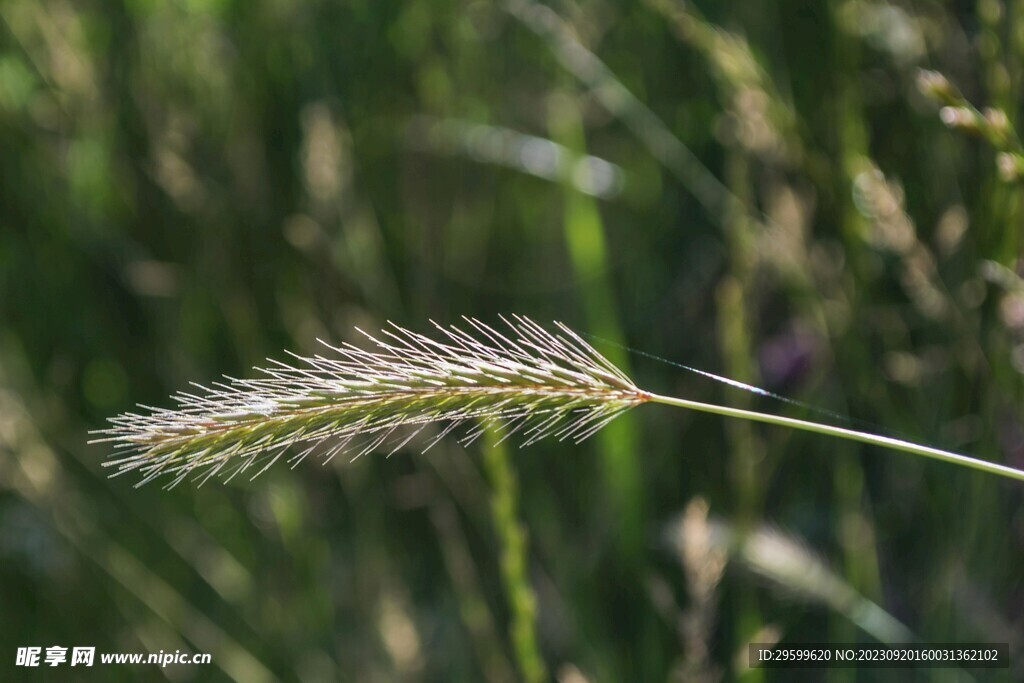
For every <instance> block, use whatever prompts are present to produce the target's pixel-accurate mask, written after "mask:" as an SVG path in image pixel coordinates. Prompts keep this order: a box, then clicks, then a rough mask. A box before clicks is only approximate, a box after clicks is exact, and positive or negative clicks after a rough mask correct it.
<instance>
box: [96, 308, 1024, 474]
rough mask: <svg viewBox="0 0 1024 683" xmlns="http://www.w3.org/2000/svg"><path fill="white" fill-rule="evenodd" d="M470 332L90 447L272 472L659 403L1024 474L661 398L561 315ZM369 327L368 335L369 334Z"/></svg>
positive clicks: (189, 467)
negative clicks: (428, 431)
mask: <svg viewBox="0 0 1024 683" xmlns="http://www.w3.org/2000/svg"><path fill="white" fill-rule="evenodd" d="M465 321H466V324H467V325H468V329H470V330H471V333H470V332H466V331H464V330H462V329H460V328H458V327H455V326H450V327H443V326H441V325H438V324H437V323H434V327H435V328H436V329H437V332H438V333H439V334H437V335H436V336H437V338H436V339H434V338H430V337H427V336H424V335H421V334H417V333H415V332H411V331H409V330H406V329H404V328H402V327H399V326H397V325H394V324H391V325H390V327H389V328H387V329H384V330H382V332H381V334H380V335H379V336H376V337H375V336H372V335H369V334H366V333H365V332H363V334H364V335H365V336H366V337H367V338H368V339H369V340H370V342H371V343H372V344H373V345H374V346H375V347H376V348H375V350H372V351H366V350H363V349H361V348H359V347H357V346H354V345H352V344H343V345H341V346H331V345H329V344H326V343H324V344H325V346H327V348H328V349H330V351H331V352H332V353H331V356H332V357H325V356H322V355H317V356H313V357H311V358H304V357H301V356H297V355H294V354H292V356H293V358H294V360H295V361H296V362H295V363H294V364H287V363H282V362H279V361H273V360H271V361H270V362H271V363H272V365H271V366H270V367H268V368H265V369H259V372H260V373H261V374H262V375H263V376H262V377H260V378H258V379H248V380H243V379H233V378H230V377H229V378H227V382H226V383H223V382H218V383H215V384H214V385H212V386H211V387H203V386H201V385H196V386H197V387H198V391H197V392H195V393H181V394H178V395H176V396H175V397H174V398H175V400H176V401H177V403H178V407H177V408H174V409H164V408H151V407H148V406H140V407H142V408H143V409H144V410H145V411H146V412H144V413H125V414H123V415H120V416H118V417H115V418H112V419H111V420H110V422H111V425H112V426H111V427H109V428H107V429H104V430H100V431H98V432H96V433H97V434H98V435H99V437H100V438H97V439H95V440H94V441H93V442H92V443H97V442H112V443H114V444H115V445H116V450H115V454H114V456H113V457H112V458H111V459H110V460H109V461H108V462H107V463H105V464H106V465H108V466H110V467H113V468H115V470H116V472H115V474H123V473H125V472H132V471H137V472H138V473H140V474H141V475H142V479H141V481H140V482H139V484H138V485H142V484H144V483H146V482H149V481H152V480H154V479H156V478H157V477H160V476H161V475H169V476H170V478H171V480H170V483H169V484H168V486H174V485H176V484H178V483H179V482H181V481H182V480H184V479H186V478H187V477H189V475H192V474H195V475H196V476H197V477H198V478H199V479H200V480H201V481H205V480H206V479H209V478H210V477H212V476H215V475H218V474H225V473H226V474H227V475H228V479H230V478H231V477H233V476H235V475H237V474H239V473H242V472H248V471H251V472H252V473H253V475H252V476H253V477H255V476H257V475H258V474H260V473H262V472H263V471H265V470H266V469H267V468H268V467H270V465H272V464H273V463H274V462H276V461H277V460H278V459H280V458H281V457H282V455H284V453H285V452H286V451H288V450H289V448H290V447H292V446H298V448H297V449H296V450H297V452H295V453H294V454H292V455H291V456H290V457H289V458H288V461H289V462H290V463H291V464H292V465H293V466H295V465H298V464H299V463H300V462H301V461H302V460H304V459H305V458H306V457H307V456H309V455H311V454H313V453H317V454H319V455H320V456H321V457H322V460H323V462H325V463H326V462H328V461H330V460H331V459H332V458H333V457H334V456H335V455H337V454H338V453H342V452H346V451H348V452H352V453H354V455H353V457H352V459H353V460H355V459H356V458H358V457H360V456H361V455H364V454H366V453H369V452H370V451H373V450H377V449H379V448H381V447H383V446H385V445H387V448H388V449H389V455H390V454H391V453H394V452H396V451H397V450H399V449H400V448H402V447H404V446H405V445H407V444H408V443H410V442H411V441H412V440H413V439H414V438H415V437H416V436H417V435H418V434H420V433H421V432H422V431H423V430H424V429H425V428H426V427H427V426H428V425H439V426H440V429H439V430H438V431H436V433H433V434H432V435H431V436H430V437H429V438H427V440H426V443H425V447H424V449H423V450H426V449H428V448H430V447H431V446H432V445H434V444H435V443H437V442H438V441H439V440H440V439H442V438H444V437H445V436H446V435H447V434H449V433H451V432H452V431H454V430H456V429H457V428H459V427H460V426H461V425H466V424H468V425H469V427H468V429H467V432H466V433H465V434H464V436H463V437H462V441H463V442H464V443H468V442H471V441H473V440H474V439H476V438H477V437H479V436H480V434H481V433H482V432H483V431H484V430H485V429H486V428H487V427H488V426H492V425H493V426H495V427H497V428H499V429H501V430H502V431H503V434H502V439H504V438H508V437H509V436H511V435H513V434H520V435H521V437H522V440H523V445H527V444H531V443H534V442H536V441H539V440H540V439H544V438H547V437H555V438H558V439H562V440H564V439H572V440H574V441H576V442H580V441H583V440H584V439H586V438H587V437H589V436H590V435H592V434H594V433H595V432H597V431H598V430H599V429H601V427H603V426H604V425H606V424H607V423H608V422H610V421H611V420H613V419H615V418H616V417H617V416H618V415H620V414H621V413H623V412H624V411H626V410H628V409H630V408H632V407H633V406H636V405H638V404H640V403H647V402H651V403H661V404H665V405H670V406H675V407H680V408H689V409H692V410H699V411H703V412H709V413H714V414H717V415H724V416H727V417H738V418H743V419H748V420H756V421H759V422H766V423H770V424H775V425H781V426H785V427H791V428H795V429H801V430H805V431H809V432H816V433H819V434H827V435H830V436H836V437H839V438H843V439H849V440H853V441H861V442H864V443H869V444H874V445H879V446H885V447H887V448H892V449H895V450H900V451H904V452H907V453H912V454H915V455H922V456H926V457H930V458H935V459H938V460H945V461H947V462H951V463H954V464H958V465H963V466H967V467H971V468H973V469H977V470H982V471H986V472H991V473H994V474H999V475H1003V476H1007V477H1011V478H1014V479H1019V480H1022V481H1024V472H1022V471H1020V470H1016V469H1013V468H1011V467H1007V466H1004V465H998V464H995V463H991V462H986V461H983V460H977V459H975V458H970V457H967V456H964V455H958V454H956V453H950V452H948V451H943V450H939V449H936V448H930V447H928V446H922V445H919V444H915V443H912V442H909V441H902V440H900V439H894V438H891V437H886V436H880V435H876V434H870V433H867V432H859V431H855V430H851V429H845V428H842V427H834V426H831V425H826V424H821V423H817V422H807V421H804V420H797V419H794V418H788V417H781V416H777V415H770V414H767V413H758V412H753V411H749V410H740V409H737V408H729V407H727V406H720V405H714V404H708V403H699V402H696V401H690V400H687V399H681V398H673V397H670V396H659V395H657V394H653V393H650V392H647V391H644V390H642V389H640V388H639V387H637V385H636V384H634V383H633V381H632V380H631V379H630V378H629V377H627V376H626V375H625V374H623V373H622V372H621V371H620V370H619V369H618V368H616V367H615V366H614V365H613V364H612V363H611V362H609V361H608V360H607V359H606V358H604V356H602V355H601V354H600V353H598V352H597V351H596V350H595V349H594V348H593V347H592V346H590V344H588V343H587V342H585V341H584V340H583V339H582V338H581V337H580V336H579V335H577V334H576V333H574V332H573V331H572V330H570V329H569V328H568V327H566V326H565V325H563V324H561V323H555V325H556V327H557V332H554V333H552V332H549V331H548V330H546V329H544V328H543V327H541V326H540V325H538V324H537V323H535V322H533V321H532V320H530V319H528V318H525V317H523V316H512V317H511V319H509V318H504V317H503V318H502V322H503V323H504V324H505V327H506V328H507V330H506V331H505V332H504V333H502V332H499V331H498V330H495V329H494V328H492V327H490V326H488V325H485V324H484V323H482V322H480V321H478V320H475V319H472V318H465ZM360 332H362V330H360Z"/></svg>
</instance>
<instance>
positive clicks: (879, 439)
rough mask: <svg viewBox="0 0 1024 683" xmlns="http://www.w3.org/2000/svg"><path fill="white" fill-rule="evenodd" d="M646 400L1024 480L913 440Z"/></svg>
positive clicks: (993, 465)
mask: <svg viewBox="0 0 1024 683" xmlns="http://www.w3.org/2000/svg"><path fill="white" fill-rule="evenodd" d="M650 400H651V401H652V402H654V403H662V404H664V405H668V406H675V407H677V408H689V409H691V410H699V411H702V412H705V413H714V414H716V415H725V416H726V417H738V418H741V419H744V420H754V421H755V422H767V423H768V424H774V425H779V426H782V427H792V428H793V429H802V430H804V431H806V432H815V433H817V434H827V435H829V436H835V437H839V438H840V439H848V440H850V441H861V442H863V443H869V444H873V445H876V446H885V447H886V448H893V449H895V450H898V451H903V452H904V453H912V454H913V455H923V456H925V457H926V458H934V459H936V460H944V461H946V462H949V463H953V464H954V465H962V466H965V467H970V468H972V469H976V470H980V471H982V472H989V473H991V474H998V475H1001V476H1004V477H1010V478H1011V479H1017V480H1019V481H1024V471H1021V470H1017V469H1014V468H1012V467H1007V466H1006V465H999V464H996V463H994V462H987V461H985V460H978V459H977V458H969V457H967V456H966V455H958V454H957V453H950V452H949V451H943V450H940V449H938V448H930V447H928V446H921V445H919V444H916V443H911V442H910V441H903V440H901V439H894V438H892V437H889V436H879V435H878V434H869V433H867V432H858V431H856V430H853V429H844V428H843V427H833V426H832V425H826V424H820V423H818V422H807V421H806V420H797V419H795V418H792V417H781V416H779V415H769V414H767V413H758V412H755V411H752V410H741V409H739V408H729V407H727V406H718V405H712V404H710V403H701V402H699V401H689V400H687V399H684V398H673V397H671V396H659V395H657V394H651V396H650Z"/></svg>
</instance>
